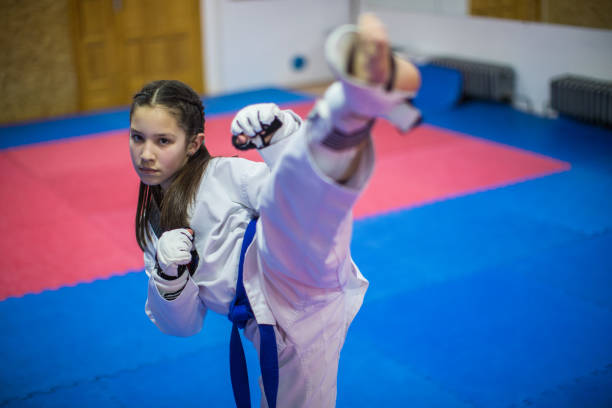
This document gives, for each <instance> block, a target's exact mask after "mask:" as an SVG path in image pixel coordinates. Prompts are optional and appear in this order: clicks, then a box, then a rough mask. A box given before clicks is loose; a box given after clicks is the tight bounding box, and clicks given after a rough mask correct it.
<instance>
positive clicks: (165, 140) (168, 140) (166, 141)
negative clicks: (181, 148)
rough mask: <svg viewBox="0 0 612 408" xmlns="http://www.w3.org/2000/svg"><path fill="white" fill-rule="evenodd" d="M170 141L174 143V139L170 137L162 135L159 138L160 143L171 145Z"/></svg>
mask: <svg viewBox="0 0 612 408" xmlns="http://www.w3.org/2000/svg"><path fill="white" fill-rule="evenodd" d="M170 143H172V141H171V140H170V139H166V138H165V137H162V138H160V139H159V144H161V145H164V146H165V145H169V144H170Z"/></svg>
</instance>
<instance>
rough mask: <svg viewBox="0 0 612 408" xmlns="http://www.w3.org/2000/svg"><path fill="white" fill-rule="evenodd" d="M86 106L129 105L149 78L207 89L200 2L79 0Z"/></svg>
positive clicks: (83, 99)
mask: <svg viewBox="0 0 612 408" xmlns="http://www.w3.org/2000/svg"><path fill="white" fill-rule="evenodd" d="M74 2H75V9H76V10H77V12H76V15H77V18H78V22H77V26H78V27H79V30H78V35H79V38H78V41H77V43H78V45H77V48H78V50H79V52H78V54H79V55H80V67H81V69H80V70H79V72H80V79H81V88H82V93H81V96H82V99H81V101H82V104H81V106H82V108H83V109H95V108H102V107H109V106H118V105H126V104H129V102H130V100H131V96H132V95H133V94H134V93H135V92H136V91H138V90H139V89H140V88H141V87H142V85H143V84H145V83H146V82H149V81H152V80H156V79H178V80H180V81H183V82H186V83H188V84H189V85H190V86H191V87H193V88H194V90H195V91H196V92H198V93H199V94H202V93H204V83H203V79H202V78H203V75H202V62H201V55H202V49H201V40H200V12H199V1H198V0H176V1H172V2H168V1H161V0H74Z"/></svg>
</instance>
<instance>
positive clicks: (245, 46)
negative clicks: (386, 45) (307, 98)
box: [200, 0, 350, 94]
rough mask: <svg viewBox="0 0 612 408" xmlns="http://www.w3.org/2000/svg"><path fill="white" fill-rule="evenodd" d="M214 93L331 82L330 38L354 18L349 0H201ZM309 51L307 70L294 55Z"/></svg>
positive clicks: (209, 84)
mask: <svg viewBox="0 0 612 408" xmlns="http://www.w3.org/2000/svg"><path fill="white" fill-rule="evenodd" d="M200 1H201V7H200V8H201V13H202V27H203V30H202V31H203V33H202V34H203V41H202V43H203V44H204V57H203V58H204V67H205V80H206V87H207V91H208V93H212V94H214V93H220V92H229V91H236V90H242V89H249V88H257V87H262V86H267V85H281V86H293V85H303V84H311V83H317V82H323V81H328V80H330V79H331V73H330V71H329V69H328V67H327V65H326V64H325V61H324V59H323V44H324V41H325V37H326V36H327V34H328V33H329V31H330V30H332V29H333V28H334V27H336V26H338V25H340V24H344V23H347V22H349V21H350V7H349V5H350V3H349V1H348V0H331V1H330V0H309V1H304V0H200ZM300 55H301V56H304V57H305V58H306V60H307V63H306V65H305V67H304V69H302V70H299V71H297V70H295V69H293V67H292V61H293V58H294V57H296V56H300Z"/></svg>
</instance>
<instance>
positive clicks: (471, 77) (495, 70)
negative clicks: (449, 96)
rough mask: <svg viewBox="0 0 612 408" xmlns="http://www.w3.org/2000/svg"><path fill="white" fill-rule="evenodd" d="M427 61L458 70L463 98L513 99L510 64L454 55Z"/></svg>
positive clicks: (512, 79)
mask: <svg viewBox="0 0 612 408" xmlns="http://www.w3.org/2000/svg"><path fill="white" fill-rule="evenodd" d="M428 63H430V64H432V65H437V66H440V67H444V68H451V69H456V70H457V71H459V72H460V73H461V76H462V77H463V90H462V96H463V97H464V98H475V99H487V100H493V101H499V102H512V100H513V97H514V69H513V68H512V67H511V66H508V65H501V64H495V63H489V62H483V61H472V60H468V59H461V58H454V57H433V58H431V59H429V60H428Z"/></svg>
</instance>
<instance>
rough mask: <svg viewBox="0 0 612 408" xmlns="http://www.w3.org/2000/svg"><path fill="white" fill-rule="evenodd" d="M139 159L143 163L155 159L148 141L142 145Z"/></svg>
mask: <svg viewBox="0 0 612 408" xmlns="http://www.w3.org/2000/svg"><path fill="white" fill-rule="evenodd" d="M140 158H141V159H142V160H143V161H152V160H153V159H154V158H155V155H154V154H153V146H151V143H150V142H149V141H146V142H145V143H144V146H143V147H142V150H141V152H140Z"/></svg>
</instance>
